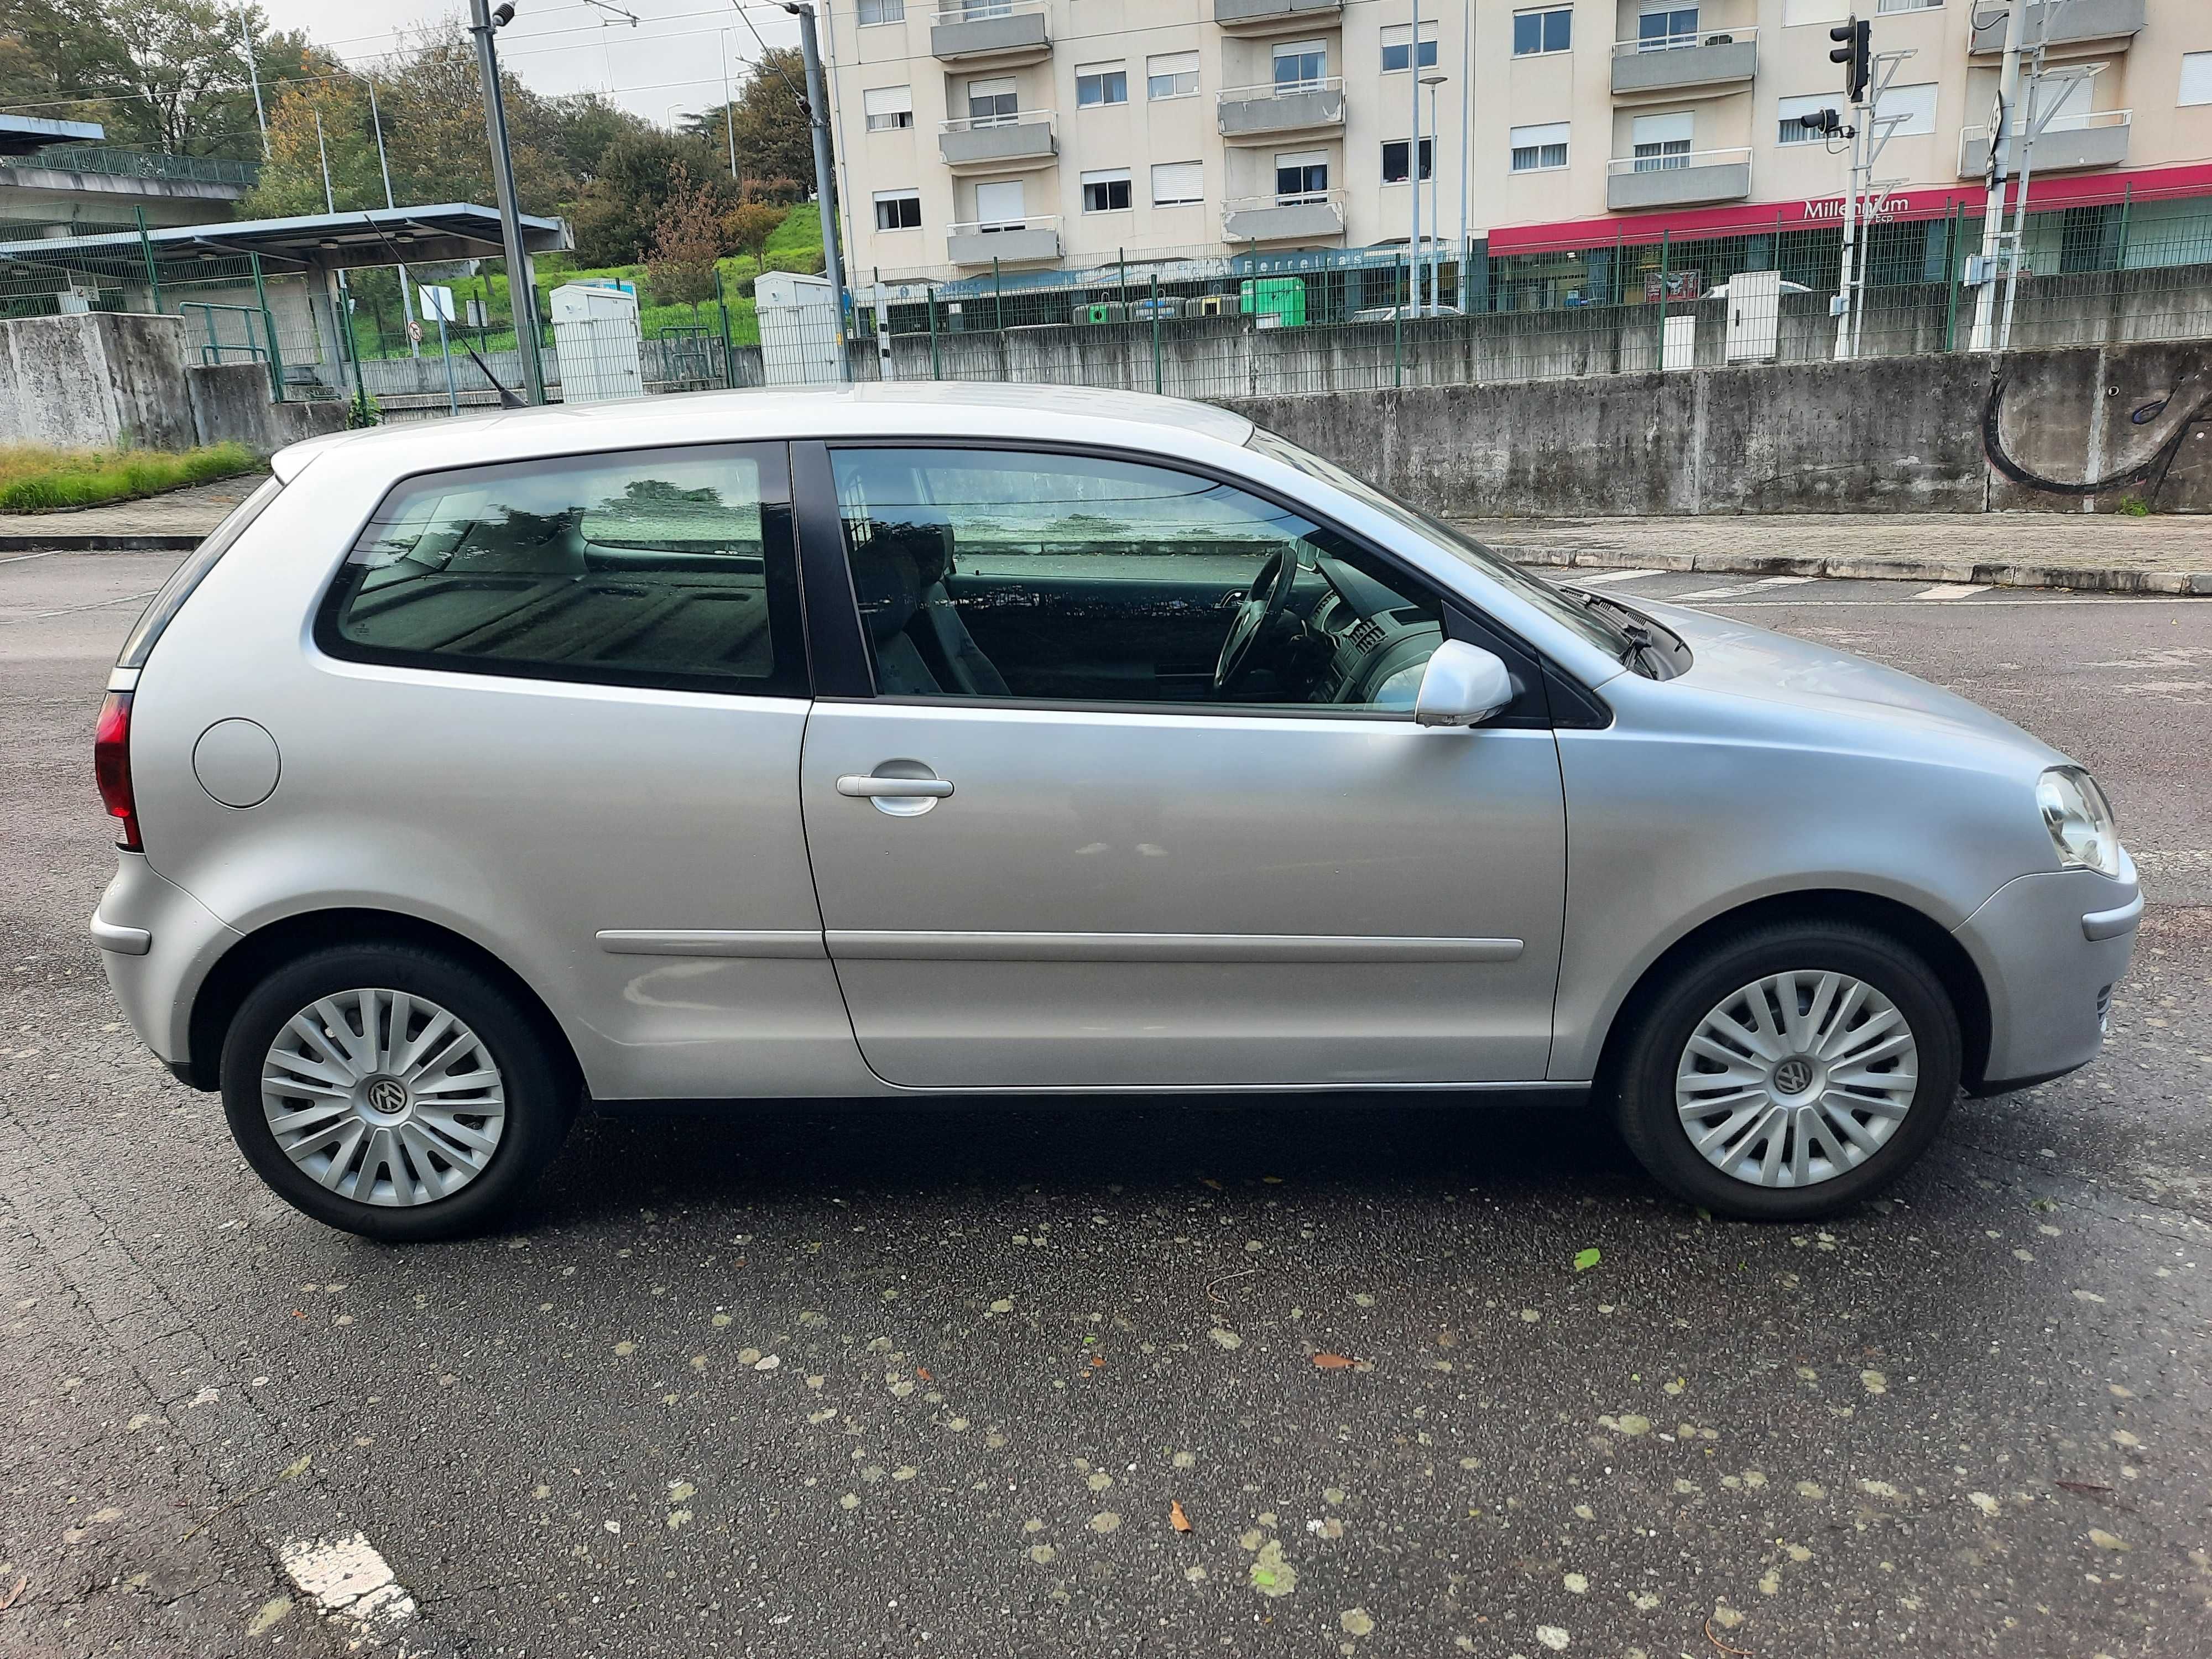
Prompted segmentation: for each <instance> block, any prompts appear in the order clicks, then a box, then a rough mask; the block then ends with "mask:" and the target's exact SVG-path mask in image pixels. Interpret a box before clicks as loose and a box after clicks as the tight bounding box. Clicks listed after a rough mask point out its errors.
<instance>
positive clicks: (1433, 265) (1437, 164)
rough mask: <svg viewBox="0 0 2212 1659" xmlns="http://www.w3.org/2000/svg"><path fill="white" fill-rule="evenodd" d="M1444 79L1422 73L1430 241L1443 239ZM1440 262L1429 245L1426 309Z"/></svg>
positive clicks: (1416, 164) (1416, 185) (1417, 173)
mask: <svg viewBox="0 0 2212 1659" xmlns="http://www.w3.org/2000/svg"><path fill="white" fill-rule="evenodd" d="M1413 51H1414V54H1415V60H1416V61H1417V62H1418V61H1419V52H1420V42H1419V41H1418V40H1417V41H1415V42H1414V43H1413ZM1443 83H1444V77H1443V76H1441V75H1425V76H1422V77H1421V84H1422V85H1423V86H1425V87H1426V88H1428V89H1429V240H1430V241H1431V243H1432V244H1438V245H1440V244H1441V243H1442V242H1443V237H1442V236H1441V235H1439V234H1438V233H1439V232H1440V231H1442V230H1443V228H1444V213H1443V207H1442V206H1441V205H1440V204H1438V202H1437V173H1438V172H1439V171H1440V170H1441V164H1442V162H1443V156H1442V155H1439V154H1438V153H1437V152H1438V151H1440V150H1442V149H1443V147H1444V130H1443V124H1442V123H1441V122H1439V121H1438V120H1437V88H1438V87H1440V86H1442V85H1443ZM1420 188H1421V155H1420V147H1419V145H1418V144H1417V145H1415V146H1414V149H1413V189H1414V191H1415V192H1416V193H1418V192H1419V190H1420ZM1443 264H1444V261H1443V248H1442V246H1431V248H1430V250H1429V309H1430V311H1431V312H1434V311H1435V310H1436V308H1437V283H1440V282H1442V281H1443Z"/></svg>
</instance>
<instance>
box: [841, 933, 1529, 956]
mask: <svg viewBox="0 0 2212 1659" xmlns="http://www.w3.org/2000/svg"><path fill="white" fill-rule="evenodd" d="M824 937H826V938H827V939H828V940H829V951H830V954H831V955H833V956H836V957H843V958H846V959H848V960H851V961H864V962H1511V961H1514V960H1515V959H1516V958H1517V957H1519V956H1520V954H1521V951H1522V942H1521V941H1520V940H1519V939H1422V938H1414V937H1405V936H1393V935H1389V934H1378V935H1367V934H1350V935H1342V934H1327V933H950V932H926V931H921V930H916V931H912V932H901V933H874V932H866V931H858V930H851V931H848V930H845V929H839V928H832V929H831V930H830V931H829V933H827V934H826V935H825V936H824Z"/></svg>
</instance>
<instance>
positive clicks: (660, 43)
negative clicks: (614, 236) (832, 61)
mask: <svg viewBox="0 0 2212 1659" xmlns="http://www.w3.org/2000/svg"><path fill="white" fill-rule="evenodd" d="M260 3H261V9H262V10H263V11H264V12H265V13H266V14H267V15H268V16H269V19H270V21H271V22H272V23H273V24H274V25H275V26H276V27H278V28H301V29H305V30H307V33H309V34H311V35H313V37H314V38H315V39H316V40H318V41H319V42H320V43H321V44H322V45H323V46H325V47H327V48H329V49H330V50H331V51H332V52H336V53H337V55H338V56H339V57H340V58H343V59H345V60H346V62H348V63H349V64H358V65H360V66H361V67H362V68H364V69H366V68H372V67H374V60H375V59H376V58H379V57H380V56H382V55H383V54H385V53H387V52H391V51H392V49H393V48H394V47H395V46H398V45H399V44H400V42H401V41H402V40H404V36H405V33H406V31H407V30H408V29H410V27H416V26H419V25H420V24H422V23H424V22H426V21H435V20H437V19H439V18H441V17H447V16H465V15H466V13H467V10H468V8H467V6H466V4H465V0H345V3H337V0H260ZM745 10H746V13H747V15H749V16H750V18H751V21H753V22H754V23H755V24H757V26H758V27H759V28H760V32H761V34H762V35H763V37H764V38H765V39H766V40H767V41H768V43H769V45H770V46H790V45H793V44H795V43H796V42H797V40H798V39H799V31H798V26H797V25H796V24H795V23H794V22H793V21H792V19H791V18H790V17H789V16H788V15H786V14H785V13H784V12H783V11H781V9H778V8H776V7H775V6H773V5H770V4H766V3H759V0H749V3H748V4H747V6H746V8H745ZM615 11H619V12H621V13H625V14H629V15H634V16H635V17H636V18H637V19H638V21H637V22H636V23H635V25H633V24H631V23H630V22H629V21H628V18H627V17H625V16H621V15H613V13H614V12H615ZM724 36H726V46H727V48H728V52H729V62H730V76H731V79H732V82H733V83H734V82H736V81H737V80H738V78H739V77H740V76H741V75H742V72H743V67H744V64H747V63H750V61H751V60H752V59H753V58H757V57H758V56H759V55H760V48H759V46H757V44H756V43H755V41H754V39H753V35H752V31H751V30H750V29H749V28H747V27H745V19H744V17H741V16H739V15H738V10H737V9H736V7H734V6H733V5H732V4H731V3H730V0H610V4H609V8H607V9H603V8H600V7H598V6H594V5H589V4H586V3H583V0H516V5H515V16H514V21H513V22H512V23H509V24H508V25H507V27H505V28H503V29H501V31H500V32H499V52H500V62H501V64H502V65H503V66H505V67H506V68H507V70H509V71H510V72H511V73H513V75H515V76H519V77H520V79H522V80H523V81H526V82H528V83H529V84H530V85H532V86H533V87H535V88H538V90H539V91H541V92H546V93H562V92H585V91H591V92H607V93H611V94H612V95H613V97H614V99H615V100H616V101H617V103H619V104H621V105H622V106H623V107H624V108H626V109H629V110H634V111H635V112H637V113H638V114H640V115H642V116H643V117H645V118H646V119H647V120H648V121H653V122H655V123H662V124H665V122H666V121H667V120H668V118H669V116H670V114H671V106H674V111H673V112H674V113H675V114H677V115H678V116H681V115H682V113H683V112H684V111H686V110H694V109H700V108H702V107H705V106H710V105H714V104H719V103H720V102H721V101H722V69H721V61H722V60H721V52H722V50H723V46H724V44H725V41H724V40H720V39H718V37H724ZM702 77H703V78H702Z"/></svg>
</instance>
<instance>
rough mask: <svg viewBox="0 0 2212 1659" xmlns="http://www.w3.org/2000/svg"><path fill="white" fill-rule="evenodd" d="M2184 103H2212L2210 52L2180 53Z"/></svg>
mask: <svg viewBox="0 0 2212 1659" xmlns="http://www.w3.org/2000/svg"><path fill="white" fill-rule="evenodd" d="M2176 101H2177V102H2179V103H2184V104H2212V52H2183V53H2182V54H2181V96H2180V98H2179V99H2178V100H2176Z"/></svg>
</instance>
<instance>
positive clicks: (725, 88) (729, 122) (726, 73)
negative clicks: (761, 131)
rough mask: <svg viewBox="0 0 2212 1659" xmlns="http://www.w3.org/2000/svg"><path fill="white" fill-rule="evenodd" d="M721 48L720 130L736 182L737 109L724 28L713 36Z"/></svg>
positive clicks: (733, 179)
mask: <svg viewBox="0 0 2212 1659" xmlns="http://www.w3.org/2000/svg"><path fill="white" fill-rule="evenodd" d="M714 40H715V42H716V44H717V45H719V46H720V47H721V48H722V131H724V132H726V133H727V134H728V135H729V139H730V182H731V183H732V184H733V185H734V184H736V183H737V182H738V109H737V106H736V105H734V104H732V102H731V101H730V32H729V30H727V29H724V30H723V31H722V32H721V33H720V34H717V35H716V36H715V37H714Z"/></svg>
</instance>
